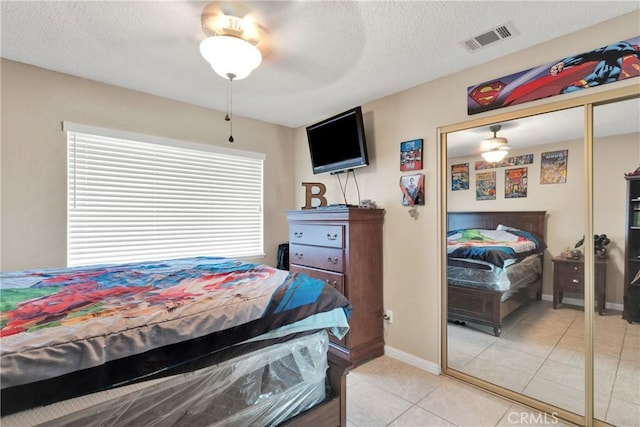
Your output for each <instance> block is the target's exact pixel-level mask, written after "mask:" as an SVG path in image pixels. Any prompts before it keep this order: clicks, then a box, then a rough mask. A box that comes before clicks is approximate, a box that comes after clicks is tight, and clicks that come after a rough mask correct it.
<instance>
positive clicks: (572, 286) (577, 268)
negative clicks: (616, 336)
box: [552, 256, 607, 315]
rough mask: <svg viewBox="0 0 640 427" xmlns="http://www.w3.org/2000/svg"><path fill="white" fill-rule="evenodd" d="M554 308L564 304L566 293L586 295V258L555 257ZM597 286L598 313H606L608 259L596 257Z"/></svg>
mask: <svg viewBox="0 0 640 427" xmlns="http://www.w3.org/2000/svg"><path fill="white" fill-rule="evenodd" d="M552 261H553V308H558V304H562V298H563V296H564V293H565V292H567V293H571V294H578V295H582V296H584V259H582V258H580V259H568V258H565V257H562V256H559V257H555V258H553V260H552ZM595 287H596V301H597V307H598V314H601V315H602V314H604V304H605V299H606V293H607V261H606V260H604V259H599V258H596V259H595Z"/></svg>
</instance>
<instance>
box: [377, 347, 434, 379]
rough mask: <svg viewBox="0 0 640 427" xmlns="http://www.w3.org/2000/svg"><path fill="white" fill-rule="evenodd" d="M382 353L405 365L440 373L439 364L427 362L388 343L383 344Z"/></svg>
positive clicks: (431, 372)
mask: <svg viewBox="0 0 640 427" xmlns="http://www.w3.org/2000/svg"><path fill="white" fill-rule="evenodd" d="M384 354H385V355H386V356H389V357H392V358H394V359H397V360H399V361H401V362H404V363H406V364H407V365H411V366H414V367H416V368H418V369H422V370H423V371H427V372H429V373H430V374H434V375H440V373H441V371H440V365H438V364H437V363H433V362H429V361H428V360H424V359H421V358H420V357H416V356H414V355H413V354H409V353H406V352H404V351H402V350H398V349H396V348H393V347H389V346H388V345H385V346H384Z"/></svg>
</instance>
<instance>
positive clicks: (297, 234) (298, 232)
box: [293, 231, 302, 239]
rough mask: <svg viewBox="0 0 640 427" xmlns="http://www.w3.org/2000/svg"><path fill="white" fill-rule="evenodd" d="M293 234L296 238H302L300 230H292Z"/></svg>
mask: <svg viewBox="0 0 640 427" xmlns="http://www.w3.org/2000/svg"><path fill="white" fill-rule="evenodd" d="M293 235H294V236H295V237H297V238H298V239H301V238H302V231H294V232H293Z"/></svg>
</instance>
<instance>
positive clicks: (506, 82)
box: [467, 36, 640, 115]
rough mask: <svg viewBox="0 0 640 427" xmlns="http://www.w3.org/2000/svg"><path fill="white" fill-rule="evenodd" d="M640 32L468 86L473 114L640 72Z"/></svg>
mask: <svg viewBox="0 0 640 427" xmlns="http://www.w3.org/2000/svg"><path fill="white" fill-rule="evenodd" d="M639 45H640V36H636V37H633V38H630V39H627V40H623V41H620V42H617V43H612V44H610V45H607V46H604V47H601V48H598V49H594V50H592V51H590V52H584V53H581V54H578V55H574V56H569V57H566V58H563V59H560V60H557V61H552V62H549V63H547V64H544V65H540V66H538V67H535V68H530V69H528V70H525V71H521V72H519V73H515V74H510V75H508V76H505V77H500V78H498V79H495V80H491V81H488V82H484V83H480V84H478V85H475V86H470V87H468V88H467V112H468V114H469V115H471V114H477V113H482V112H485V111H490V110H495V109H498V108H504V107H508V106H511V105H517V104H522V103H525V102H529V101H534V100H536V99H542V98H548V97H551V96H556V95H562V94H565V93H571V92H575V91H579V90H582V89H586V88H590V87H594V86H601V85H604V84H608V83H613V82H616V81H619V80H624V79H628V78H630V77H638V76H640V48H639V47H638V46H639Z"/></svg>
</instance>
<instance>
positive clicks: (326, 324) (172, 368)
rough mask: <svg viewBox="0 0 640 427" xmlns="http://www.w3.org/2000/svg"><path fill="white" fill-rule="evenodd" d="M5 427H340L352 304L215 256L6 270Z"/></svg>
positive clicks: (1, 293)
mask: <svg viewBox="0 0 640 427" xmlns="http://www.w3.org/2000/svg"><path fill="white" fill-rule="evenodd" d="M0 281H1V282H0V283H1V287H0V301H1V303H2V310H1V317H0V326H1V329H0V333H1V335H0V368H1V370H0V386H1V387H2V389H1V400H2V402H1V404H2V406H1V409H2V419H1V422H2V424H3V425H5V426H12V425H16V426H25V425H55V426H62V425H83V426H88V425H112V426H125V425H126V426H130V425H145V426H151V425H154V426H164V425H166V426H169V425H171V426H175V425H183V426H198V425H202V426H205V425H206V426H208V425H226V426H228V425H261V426H267V425H323V426H338V425H346V412H345V409H346V401H345V386H346V378H345V375H346V372H347V371H348V369H349V366H348V363H345V362H343V361H341V360H339V359H335V358H333V357H332V356H331V355H329V354H328V342H329V338H328V332H330V333H332V334H333V335H335V336H336V337H338V338H342V337H343V336H344V334H346V332H347V331H348V315H349V313H350V306H349V303H348V301H347V300H346V299H345V298H344V296H343V295H342V294H340V293H339V292H338V291H336V290H335V289H333V288H332V287H331V286H329V285H327V284H326V283H325V282H324V281H321V280H317V279H313V278H310V277H308V276H306V275H304V274H298V273H289V272H287V271H283V270H278V269H274V268H272V267H269V266H266V265H262V264H251V263H246V262H242V261H239V260H233V259H227V258H213V257H196V258H185V259H176V260H165V261H157V262H144V263H129V264H119V265H115V264H113V265H100V266H90V267H75V268H65V269H48V270H31V271H21V272H10V273H0Z"/></svg>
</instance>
